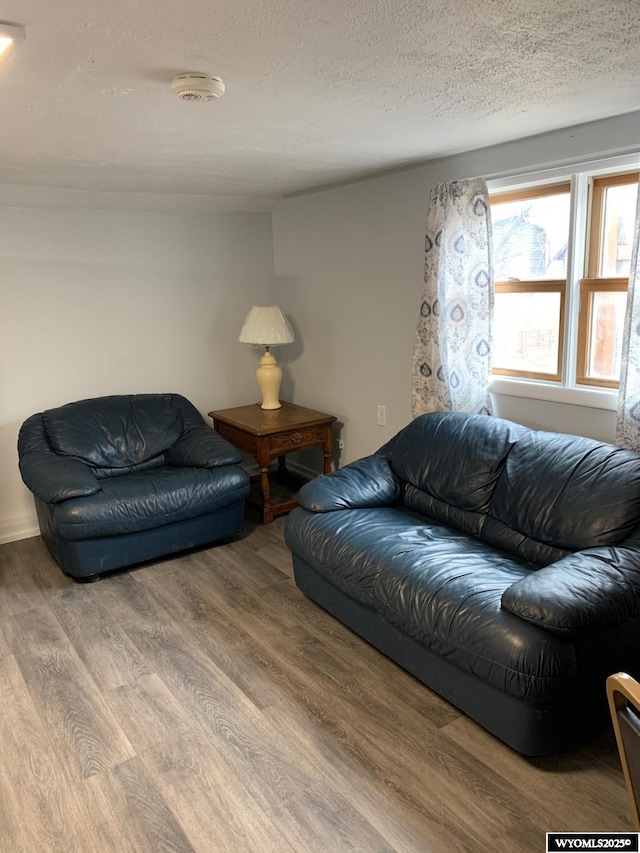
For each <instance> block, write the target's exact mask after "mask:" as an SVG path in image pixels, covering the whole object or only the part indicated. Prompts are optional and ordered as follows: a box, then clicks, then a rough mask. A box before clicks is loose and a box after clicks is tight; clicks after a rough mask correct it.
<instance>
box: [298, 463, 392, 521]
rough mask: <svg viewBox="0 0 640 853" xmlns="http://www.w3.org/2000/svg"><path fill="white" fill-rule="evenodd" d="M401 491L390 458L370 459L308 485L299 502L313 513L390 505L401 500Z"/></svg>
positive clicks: (304, 488)
mask: <svg viewBox="0 0 640 853" xmlns="http://www.w3.org/2000/svg"><path fill="white" fill-rule="evenodd" d="M401 488H402V487H401V483H400V480H399V479H398V477H397V476H396V475H395V474H394V473H393V471H392V470H391V466H390V465H389V460H388V459H387V458H386V457H384V456H378V455H374V456H366V457H365V458H364V459H359V460H358V461H357V462H352V463H351V464H350V465H345V467H344V468H340V470H339V471H332V472H331V473H330V474H325V475H324V476H323V477H318V478H317V479H316V480H311V482H309V483H305V485H304V486H303V487H302V488H301V489H300V491H299V492H298V503H299V504H300V506H303V507H304V508H305V509H308V510H311V511H312V512H333V511H334V510H339V509H366V508H368V507H377V506H389V505H390V504H393V503H395V501H397V500H398V498H399V497H400V491H401Z"/></svg>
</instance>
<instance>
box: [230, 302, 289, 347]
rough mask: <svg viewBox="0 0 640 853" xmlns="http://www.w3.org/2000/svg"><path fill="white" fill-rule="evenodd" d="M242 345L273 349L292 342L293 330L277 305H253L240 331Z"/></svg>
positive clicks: (239, 338)
mask: <svg viewBox="0 0 640 853" xmlns="http://www.w3.org/2000/svg"><path fill="white" fill-rule="evenodd" d="M238 340H239V341H240V343H242V344H250V345H253V346H267V347H275V346H279V345H280V344H290V343H292V342H293V340H294V334H293V329H292V328H291V326H290V325H289V323H288V321H287V318H286V317H285V316H284V314H283V313H282V311H281V310H280V309H279V308H278V306H277V305H268V306H263V305H254V306H253V308H251V310H250V311H249V313H248V314H247V316H246V319H245V321H244V325H243V327H242V329H241V330H240V335H239V337H238Z"/></svg>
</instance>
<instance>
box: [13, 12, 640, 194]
mask: <svg viewBox="0 0 640 853" xmlns="http://www.w3.org/2000/svg"><path fill="white" fill-rule="evenodd" d="M1 14H2V16H3V19H4V20H6V21H13V22H17V23H21V24H23V25H24V26H25V27H26V29H27V40H26V41H25V42H24V43H23V44H22V45H21V46H20V47H19V48H18V49H16V50H14V51H13V52H12V53H10V54H9V55H8V56H6V57H5V58H4V59H3V60H2V61H1V62H0V117H1V126H2V130H1V132H0V183H4V184H14V185H16V184H17V185H28V186H42V187H61V188H74V189H84V190H103V189H106V190H112V191H120V192H122V191H126V192H134V191H135V192H150V193H187V194H198V195H209V194H214V195H218V194H220V195H225V196H252V197H253V198H255V197H256V195H257V196H261V195H262V196H263V197H264V198H267V197H269V198H272V197H277V196H279V195H281V194H282V193H286V192H292V191H295V190H300V189H304V188H308V187H313V186H319V185H322V184H326V183H333V182H336V181H341V180H346V179H348V178H352V177H356V176H360V175H363V174H366V173H369V172H373V171H376V170H382V169H387V168H391V167H394V166H399V165H403V164H406V163H411V162H416V161H420V160H425V159H430V158H433V157H440V156H443V155H446V154H450V153H454V152H457V151H464V150H469V149H472V148H478V147H481V146H484V145H489V144H493V143H496V142H502V141H506V140H509V139H516V138H519V137H523V136H528V135H530V134H533V133H539V132H542V131H545V130H551V129H554V128H558V127H563V126H567V125H571V124H576V123H580V122H583V121H589V120H592V119H597V118H604V117H606V116H610V115H614V114H618V113H623V112H628V111H631V110H635V109H638V107H639V106H640V3H639V2H638V0H612V2H611V3H607V4H604V5H603V4H602V3H596V2H595V0H536V2H531V0H484V2H479V0H448V2H441V0H431V2H413V0H383V2H378V0H323V2H318V0H313V2H310V0H272V2H265V0H185V2H182V3H180V2H175V0H172V1H171V2H168V0H109V2H105V0H56V2H52V0H5V2H4V4H3V7H2V12H1ZM190 70H195V71H205V72H208V73H211V74H216V75H218V76H221V77H222V78H223V79H224V81H225V83H226V86H227V94H226V96H225V97H224V98H223V99H222V100H221V101H219V102H217V103H209V104H207V103H203V104H200V103H195V104H189V103H185V102H182V101H180V100H178V99H177V98H176V97H175V96H173V95H172V94H171V92H170V91H169V83H170V81H171V79H172V77H173V75H174V74H175V73H177V72H179V71H190Z"/></svg>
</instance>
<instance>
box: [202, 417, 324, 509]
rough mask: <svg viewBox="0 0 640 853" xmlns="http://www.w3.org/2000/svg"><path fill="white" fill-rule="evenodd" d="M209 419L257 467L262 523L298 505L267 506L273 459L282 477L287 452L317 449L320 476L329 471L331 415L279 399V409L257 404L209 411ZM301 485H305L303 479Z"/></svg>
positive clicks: (293, 499) (293, 503)
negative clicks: (321, 458) (254, 461)
mask: <svg viewBox="0 0 640 853" xmlns="http://www.w3.org/2000/svg"><path fill="white" fill-rule="evenodd" d="M209 417H210V418H213V428H214V429H215V430H216V431H217V432H218V433H219V434H220V435H221V436H222V437H223V438H226V439H227V441H230V442H231V443H232V444H233V445H235V446H236V447H237V448H238V449H239V450H243V451H245V453H249V454H250V455H251V456H253V458H254V459H255V460H256V462H257V463H258V465H259V466H260V474H259V475H258V477H257V479H258V480H259V483H260V492H261V497H262V505H261V506H260V507H259V509H260V510H261V512H262V520H263V522H264V524H270V523H271V522H272V521H273V520H274V518H275V517H276V516H277V515H283V514H284V513H287V512H290V511H291V510H292V509H294V508H295V507H296V506H298V501H297V500H296V498H291V499H290V500H285V501H281V502H280V503H276V504H272V503H271V486H270V482H269V464H270V463H271V462H272V461H273V460H274V459H276V458H277V459H278V472H277V473H278V474H279V475H280V476H281V477H282V476H284V475H286V473H287V468H286V465H285V456H286V454H287V453H293V452H295V451H297V450H303V449H304V448H307V447H318V448H320V449H321V450H322V451H323V466H322V470H323V473H324V474H328V473H329V471H331V448H332V439H333V432H332V428H331V426H332V424H333V422H334V421H335V420H336V419H335V417H334V416H333V415H327V414H324V413H323V412H316V411H314V410H313V409H305V408H304V407H303V406H296V405H294V404H293V403H285V402H284V400H283V401H282V406H281V408H279V409H272V410H266V409H262V408H260V403H255V404H254V405H251V406H237V407H236V408H234V409H222V410H221V411H217V412H209ZM302 482H305V481H304V479H303V480H302Z"/></svg>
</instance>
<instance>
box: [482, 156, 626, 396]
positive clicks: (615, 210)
mask: <svg viewBox="0 0 640 853" xmlns="http://www.w3.org/2000/svg"><path fill="white" fill-rule="evenodd" d="M637 195H638V172H635V171H634V172H629V171H626V172H623V173H619V174H615V175H597V174H594V173H591V174H589V173H577V174H575V175H573V176H570V177H568V178H564V179H558V178H556V179H555V182H551V181H549V182H547V183H544V184H539V185H535V186H524V187H522V188H511V189H509V190H508V191H506V192H505V191H501V190H495V191H493V192H492V193H491V215H492V223H493V254H494V258H493V261H494V270H495V314H494V366H493V372H494V374H496V375H497V376H511V377H520V378H523V379H533V380H546V381H547V382H552V383H557V384H563V385H566V386H572V385H579V386H580V385H581V386H599V387H601V388H617V387H618V379H619V375H620V359H621V352H622V334H623V327H624V316H625V309H626V291H627V286H628V276H629V270H630V263H631V247H632V241H633V231H634V224H635V211H636V202H637ZM583 276H584V277H583Z"/></svg>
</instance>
